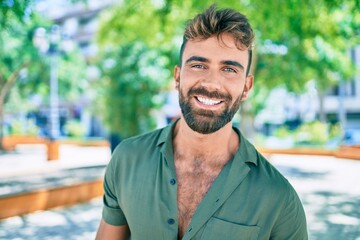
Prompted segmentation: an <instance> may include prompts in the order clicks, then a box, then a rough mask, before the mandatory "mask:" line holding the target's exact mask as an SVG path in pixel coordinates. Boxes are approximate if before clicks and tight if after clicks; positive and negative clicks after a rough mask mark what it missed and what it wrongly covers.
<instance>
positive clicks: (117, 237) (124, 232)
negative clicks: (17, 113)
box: [95, 219, 130, 240]
mask: <svg viewBox="0 0 360 240" xmlns="http://www.w3.org/2000/svg"><path fill="white" fill-rule="evenodd" d="M129 236H130V230H129V226H128V225H122V226H113V225H110V224H108V223H106V222H105V221H104V219H101V222H100V226H99V229H98V231H97V234H96V238H95V240H126V239H129Z"/></svg>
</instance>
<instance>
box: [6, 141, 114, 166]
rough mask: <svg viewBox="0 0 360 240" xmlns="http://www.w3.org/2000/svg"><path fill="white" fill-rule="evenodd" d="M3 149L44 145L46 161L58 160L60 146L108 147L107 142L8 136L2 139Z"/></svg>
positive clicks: (10, 149)
mask: <svg viewBox="0 0 360 240" xmlns="http://www.w3.org/2000/svg"><path fill="white" fill-rule="evenodd" d="M2 144H3V147H4V149H5V150H7V151H13V150H15V148H16V145H18V144H45V145H46V149H47V159H48V160H49V161H51V160H58V159H59V147H60V145H61V144H71V145H77V146H83V147H105V146H106V147H110V143H109V142H108V141H107V140H102V139H99V140H89V141H88V140H81V139H59V140H56V141H50V140H49V139H47V138H43V137H38V136H23V135H10V136H6V137H4V138H3V142H2Z"/></svg>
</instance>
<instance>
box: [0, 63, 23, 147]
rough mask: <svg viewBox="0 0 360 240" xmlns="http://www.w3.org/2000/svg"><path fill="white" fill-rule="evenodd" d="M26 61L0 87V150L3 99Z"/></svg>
mask: <svg viewBox="0 0 360 240" xmlns="http://www.w3.org/2000/svg"><path fill="white" fill-rule="evenodd" d="M27 65H28V63H23V64H22V65H21V66H20V67H19V68H18V69H16V70H15V71H14V72H12V73H11V75H10V76H9V77H8V78H7V80H5V81H4V82H3V84H1V85H2V86H1V89H0V150H3V149H4V148H3V144H2V143H3V137H4V126H3V125H4V114H5V99H6V96H7V95H8V94H9V92H10V90H11V88H12V87H13V86H14V84H15V82H16V79H17V78H18V76H19V74H20V71H21V70H22V69H23V68H25V67H26V66H27Z"/></svg>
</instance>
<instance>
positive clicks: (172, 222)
mask: <svg viewBox="0 0 360 240" xmlns="http://www.w3.org/2000/svg"><path fill="white" fill-rule="evenodd" d="M167 222H168V224H170V225H173V224H174V223H175V220H174V219H172V218H169V219H168V220H167Z"/></svg>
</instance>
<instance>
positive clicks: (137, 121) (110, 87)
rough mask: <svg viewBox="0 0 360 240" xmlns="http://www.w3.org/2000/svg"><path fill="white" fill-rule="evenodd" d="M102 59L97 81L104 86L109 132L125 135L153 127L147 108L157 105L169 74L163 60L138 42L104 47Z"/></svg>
mask: <svg viewBox="0 0 360 240" xmlns="http://www.w3.org/2000/svg"><path fill="white" fill-rule="evenodd" d="M102 59H103V60H102V62H101V63H100V69H101V71H102V76H103V77H102V79H101V81H100V82H101V84H102V85H103V86H105V87H106V88H105V91H104V92H103V94H104V95H103V97H104V104H105V105H106V108H105V109H104V112H105V115H106V116H105V119H106V120H107V123H108V125H109V127H110V131H111V133H112V134H117V135H118V136H119V137H120V138H126V137H130V136H133V135H135V134H139V133H142V132H144V131H148V130H150V129H153V128H154V127H155V126H156V122H155V120H154V119H153V118H152V117H151V111H152V110H153V109H155V108H156V107H158V106H159V105H160V102H161V101H160V100H159V97H158V96H157V94H159V89H160V88H161V86H162V85H164V80H166V79H167V78H168V77H169V75H170V73H169V72H168V71H166V70H165V69H164V67H163V64H164V60H165V59H164V58H163V57H159V56H158V53H157V52H156V51H154V50H151V49H148V48H147V47H146V46H145V45H144V44H143V43H142V42H134V43H129V44H126V45H123V46H121V47H118V48H111V49H108V50H107V51H106V52H104V56H103V58H102ZM159 76H162V77H160V78H159Z"/></svg>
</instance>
